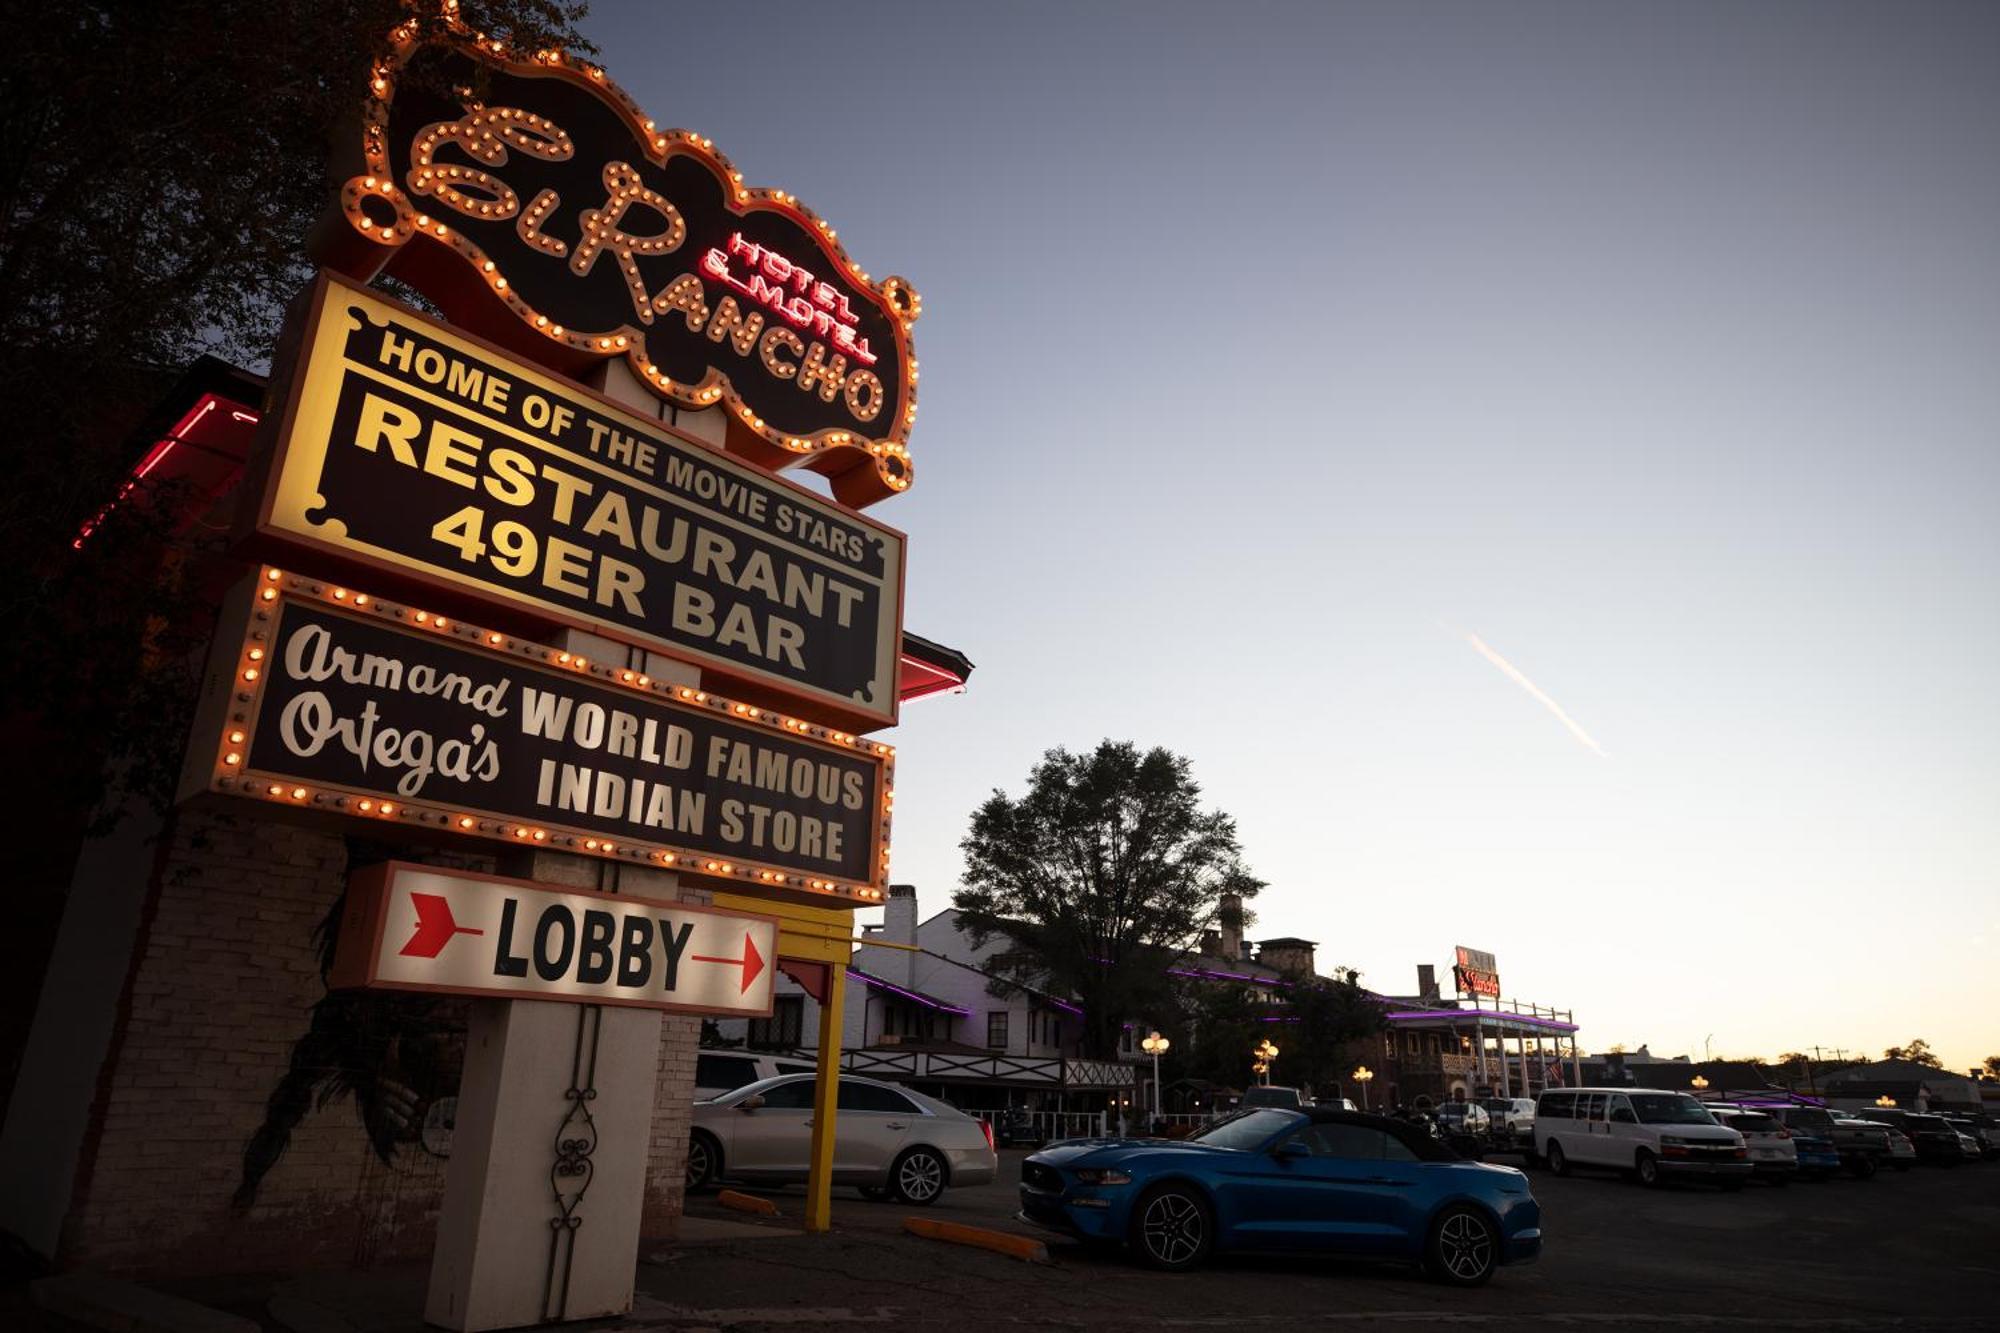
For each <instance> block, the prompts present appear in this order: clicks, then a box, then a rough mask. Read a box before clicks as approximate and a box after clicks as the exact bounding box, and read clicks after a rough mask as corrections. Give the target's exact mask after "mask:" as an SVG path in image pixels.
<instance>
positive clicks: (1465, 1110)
mask: <svg viewBox="0 0 2000 1333" xmlns="http://www.w3.org/2000/svg"><path fill="white" fill-rule="evenodd" d="M1431 1114H1432V1115H1433V1116H1435V1117H1436V1118H1437V1121H1438V1123H1439V1124H1440V1125H1442V1126H1443V1127H1444V1128H1445V1129H1446V1130H1447V1131H1448V1132H1454V1133H1461V1134H1474V1135H1483V1134H1485V1133H1486V1132H1487V1131H1488V1130H1489V1129H1491V1128H1493V1117H1492V1116H1490V1115H1488V1114H1487V1113H1486V1108H1485V1107H1483V1106H1481V1105H1480V1104H1479V1103H1478V1102H1439V1103H1438V1105H1437V1108H1436V1109H1435V1110H1433V1111H1432V1112H1431Z"/></svg>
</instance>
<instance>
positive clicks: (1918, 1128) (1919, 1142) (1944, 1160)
mask: <svg viewBox="0 0 2000 1333" xmlns="http://www.w3.org/2000/svg"><path fill="white" fill-rule="evenodd" d="M1868 1117H1869V1119H1871V1120H1879V1121H1881V1122H1882V1123H1883V1124H1885V1125H1889V1126H1890V1127H1892V1128H1894V1129H1899V1130H1901V1131H1902V1132H1903V1135H1904V1137H1905V1138H1907V1139H1909V1141H1910V1144H1911V1146H1912V1147H1914V1148H1915V1149H1916V1150H1917V1160H1918V1161H1920V1162H1931V1163H1934V1164H1935V1165H1938V1166H1957V1165H1958V1164H1959V1163H1960V1162H1962V1161H1964V1160H1965V1149H1964V1147H1963V1146H1962V1145H1961V1144H1960V1143H1959V1141H1958V1131H1957V1130H1955V1129H1953V1128H1952V1127H1951V1125H1950V1124H1949V1123H1948V1122H1947V1121H1946V1120H1945V1118H1944V1117H1943V1116H1941V1115H1927V1114H1925V1113H1924V1112H1921V1111H1905V1110H1903V1109H1902V1108H1901V1107H1895V1106H1884V1107H1880V1108H1878V1109H1876V1110H1872V1111H1870V1112H1868Z"/></svg>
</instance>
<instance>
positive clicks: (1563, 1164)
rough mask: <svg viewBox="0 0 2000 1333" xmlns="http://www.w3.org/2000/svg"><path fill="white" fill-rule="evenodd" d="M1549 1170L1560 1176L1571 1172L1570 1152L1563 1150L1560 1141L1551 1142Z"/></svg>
mask: <svg viewBox="0 0 2000 1333" xmlns="http://www.w3.org/2000/svg"><path fill="white" fill-rule="evenodd" d="M1549 1170H1551V1171H1553V1172H1555V1173H1556V1174H1557V1175H1559V1176H1566V1175H1568V1174H1569V1154H1567V1153H1565V1152H1564V1151H1563V1146H1562V1145H1561V1144H1560V1143H1557V1142H1555V1141H1553V1140H1551V1141H1550V1143H1549Z"/></svg>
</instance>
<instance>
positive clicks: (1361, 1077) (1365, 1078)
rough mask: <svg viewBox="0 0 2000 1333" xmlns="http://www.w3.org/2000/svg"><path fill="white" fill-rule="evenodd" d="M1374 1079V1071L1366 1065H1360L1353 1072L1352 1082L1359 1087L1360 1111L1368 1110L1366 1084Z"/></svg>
mask: <svg viewBox="0 0 2000 1333" xmlns="http://www.w3.org/2000/svg"><path fill="white" fill-rule="evenodd" d="M1374 1077H1375V1071H1374V1070H1372V1069H1370V1068H1369V1067H1368V1066H1367V1065H1361V1066H1359V1067H1357V1068H1356V1069H1355V1071H1354V1081H1355V1082H1356V1083H1359V1084H1360V1085H1361V1109H1362V1110H1364V1111H1365V1110H1367V1109H1368V1084H1369V1081H1370V1080H1371V1079H1373V1078H1374Z"/></svg>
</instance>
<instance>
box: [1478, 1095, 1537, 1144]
mask: <svg viewBox="0 0 2000 1333" xmlns="http://www.w3.org/2000/svg"><path fill="white" fill-rule="evenodd" d="M1480 1105H1482V1106H1484V1107H1485V1108H1486V1113H1487V1114H1488V1115H1490V1116H1492V1117H1493V1128H1494V1129H1495V1130H1496V1131H1497V1132H1499V1133H1502V1134H1505V1135H1507V1136H1508V1137H1510V1138H1516V1139H1522V1140H1526V1139H1528V1138H1529V1137H1530V1136H1532V1135H1533V1134H1534V1132H1535V1099H1534V1098H1532V1097H1489V1098H1487V1099H1486V1100H1485V1101H1484V1102H1481V1103H1480Z"/></svg>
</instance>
